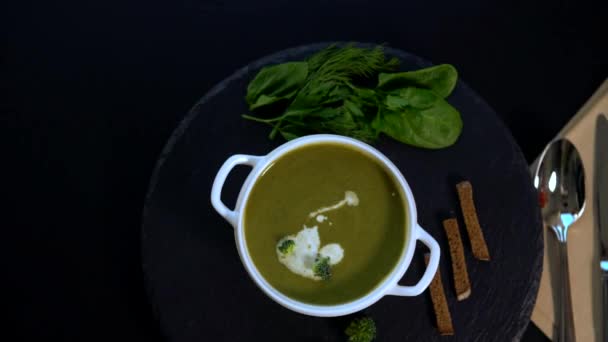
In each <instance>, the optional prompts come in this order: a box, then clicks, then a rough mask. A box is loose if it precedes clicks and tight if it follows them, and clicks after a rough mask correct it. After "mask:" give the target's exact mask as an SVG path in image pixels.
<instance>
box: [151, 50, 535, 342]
mask: <svg viewBox="0 0 608 342" xmlns="http://www.w3.org/2000/svg"><path fill="white" fill-rule="evenodd" d="M327 45H328V44H327V43H320V44H314V45H307V46H302V47H297V48H293V49H289V50H285V51H281V52H277V53H275V54H273V55H270V56H267V57H264V58H262V59H260V60H257V61H255V62H253V63H251V64H249V65H247V66H245V67H243V68H241V69H239V70H237V71H236V72H235V73H234V74H232V75H231V76H229V77H228V78H226V79H225V80H223V81H222V82H220V83H219V84H217V85H216V86H215V87H214V88H212V89H211V90H210V91H209V92H208V93H207V94H206V95H205V96H204V97H203V98H202V99H201V100H200V101H199V102H198V103H197V104H195V105H194V107H193V108H192V110H191V111H190V113H188V115H187V116H186V118H185V119H184V120H183V121H182V122H181V124H180V125H179V127H178V128H177V129H176V130H175V132H174V134H173V135H172V137H171V138H170V140H169V142H168V143H167V145H166V146H165V148H164V150H163V152H162V154H161V156H160V158H159V160H158V163H157V165H156V169H155V171H154V174H153V177H152V180H151V182H150V188H149V191H148V195H147V198H146V202H145V207H144V215H143V226H142V259H143V268H144V273H145V277H146V286H147V290H148V294H149V299H150V301H151V303H152V307H153V309H154V311H155V313H156V314H157V317H158V320H159V324H160V326H161V329H162V331H163V333H164V334H165V335H166V336H167V337H168V339H169V340H171V341H180V342H181V341H184V342H185V341H197V342H198V341H258V340H260V341H286V340H288V341H311V342H312V341H344V340H345V337H344V334H343V330H344V327H345V326H346V325H347V323H348V322H349V320H350V319H352V318H353V317H352V316H349V317H338V318H316V317H308V316H304V315H300V314H297V313H294V312H291V311H289V310H287V309H284V308H283V307H281V306H280V305H278V304H276V303H275V302H273V301H272V300H270V299H269V298H267V297H266V296H265V295H264V294H263V293H262V291H261V290H259V289H258V288H257V287H256V285H255V284H254V283H253V281H252V280H250V278H249V276H248V275H247V273H246V271H245V269H244V268H243V267H242V265H241V262H240V259H239V257H238V254H237V251H236V247H235V244H234V235H233V230H232V227H231V226H230V225H229V224H228V223H227V222H226V221H224V219H223V218H221V217H220V216H219V215H218V214H217V213H216V212H215V210H214V209H213V208H212V207H211V204H210V200H209V196H210V191H211V184H212V182H213V179H214V177H215V174H216V172H217V171H218V169H219V167H220V166H221V164H222V163H223V162H224V161H225V160H226V159H227V158H228V157H229V156H230V155H232V154H236V153H245V154H257V155H262V154H266V153H268V152H270V151H271V150H272V149H273V148H274V147H276V146H278V145H279V144H281V143H282V142H283V141H282V140H281V139H276V140H274V141H270V140H268V138H267V137H268V133H269V127H268V126H265V125H263V124H259V123H255V122H251V121H247V120H244V119H242V118H241V114H244V113H247V107H246V104H245V101H244V96H245V92H246V87H247V84H248V82H249V81H250V80H251V79H252V77H253V76H254V75H255V74H256V72H257V71H258V70H259V69H260V68H261V67H263V66H265V65H270V64H276V63H281V62H286V61H291V60H302V59H304V58H305V57H307V56H309V55H310V54H312V53H314V52H316V51H318V50H320V49H322V48H323V47H325V46H327ZM362 45H364V46H371V45H368V44H362ZM386 52H387V54H388V55H391V56H396V57H398V58H399V59H400V60H401V67H402V69H403V70H410V69H415V68H420V67H425V66H429V65H431V64H430V63H429V62H427V61H425V60H423V59H420V58H418V57H416V56H414V55H411V54H409V53H406V52H403V51H400V50H396V49H392V48H386ZM448 101H449V102H450V103H451V104H452V105H453V106H455V107H456V108H457V109H458V110H459V111H460V112H461V114H462V118H463V121H464V130H463V132H462V135H461V137H460V139H459V140H458V142H457V143H456V144H455V145H453V146H451V147H449V148H446V149H442V150H436V151H433V150H424V149H420V148H415V147H410V146H407V145H403V144H400V143H398V142H395V141H392V140H390V139H389V138H382V139H381V140H380V141H379V142H378V143H377V144H375V146H376V147H377V148H378V149H379V150H380V151H381V152H383V153H385V154H386V155H387V156H388V157H389V158H390V159H391V160H392V161H393V162H394V163H395V164H396V165H397V166H398V167H399V168H400V170H401V172H402V173H403V175H404V176H405V178H406V179H407V181H408V182H409V184H410V186H411V188H412V191H413V193H414V197H415V198H416V203H417V207H418V221H419V223H420V225H421V226H422V227H424V228H425V229H427V231H428V232H429V233H430V234H431V235H433V236H434V237H435V239H437V241H438V242H439V244H440V246H441V248H442V258H441V263H440V267H441V275H442V278H443V283H444V287H445V292H446V296H447V299H448V304H449V307H450V311H451V314H452V320H453V323H454V328H455V331H456V333H455V335H454V336H452V337H441V336H440V335H439V333H438V331H437V329H436V323H435V318H434V315H433V311H432V306H431V301H430V296H429V293H428V291H426V292H424V293H423V294H421V295H420V296H418V297H393V296H388V297H385V298H383V299H381V300H380V301H379V302H378V303H376V304H375V305H373V306H372V307H370V308H368V309H367V310H365V312H364V313H361V314H366V315H370V316H371V317H373V318H374V319H375V321H376V323H377V328H378V335H377V341H440V340H453V341H467V342H471V341H483V342H488V341H512V340H519V338H520V337H521V335H522V333H523V331H524V329H525V327H526V326H527V324H528V323H529V320H530V314H531V311H532V308H533V306H534V301H535V298H536V294H537V291H538V283H539V278H540V274H541V270H542V255H543V242H542V234H541V229H542V225H541V219H540V215H539V211H538V207H537V203H536V200H535V198H536V197H535V191H534V188H533V187H532V183H531V180H530V175H529V171H528V165H527V163H526V161H525V159H524V157H523V155H522V153H521V151H520V149H519V147H518V146H517V144H516V143H515V141H514V140H513V137H512V136H511V134H510V132H509V131H508V129H507V128H506V127H505V126H504V124H503V123H502V122H501V120H500V119H499V117H498V116H497V115H496V113H495V112H494V111H493V110H492V109H491V108H490V107H489V106H488V105H487V104H486V103H485V102H484V101H483V100H482V99H481V98H480V97H479V96H478V95H477V94H476V93H475V92H474V91H473V90H471V89H470V88H469V87H467V86H466V85H465V84H464V83H463V82H462V81H459V82H458V85H457V87H456V89H455V90H454V92H453V94H452V95H451V96H450V97H449V98H448ZM248 171H249V169H247V168H246V167H242V168H239V169H237V170H235V171H233V173H232V175H231V177H229V179H228V181H227V184H226V186H225V188H224V194H223V197H224V198H225V202H226V203H228V204H230V205H232V204H233V203H234V201H235V199H236V196H237V194H238V191H239V189H240V185H241V184H242V181H243V180H244V178H245V176H246V175H247V173H248ZM461 179H467V180H469V181H471V183H472V184H473V189H474V195H475V201H476V204H477V210H478V215H479V219H480V222H481V225H482V228H483V231H484V234H485V237H486V241H487V244H488V247H489V250H490V254H491V256H492V260H491V261H490V262H483V261H478V260H476V259H474V258H473V256H472V254H471V249H470V244H469V242H468V238H467V235H466V231H465V229H464V222H463V221H462V217H461V214H460V209H459V203H458V199H457V196H456V191H455V184H456V183H457V182H458V181H459V180H461ZM448 215H456V216H457V217H458V219H459V224H460V228H461V236H462V238H463V242H464V246H465V253H466V254H465V256H466V260H467V265H468V271H469V276H470V279H471V283H472V294H471V296H470V297H469V298H468V299H467V300H464V301H462V302H458V301H457V300H456V297H455V293H454V290H453V280H452V271H451V264H450V257H449V249H448V245H447V238H446V236H445V233H444V231H443V228H442V226H441V219H442V218H444V217H446V216H448ZM417 249H418V250H417V252H416V254H415V255H414V259H413V261H412V264H411V266H410V269H409V270H408V272H407V273H406V275H405V277H404V278H403V279H402V281H401V283H403V284H412V283H414V282H416V281H417V279H419V277H420V276H421V274H422V272H423V270H424V261H423V254H424V252H425V251H426V249H425V247H424V246H422V245H421V244H418V247H417Z"/></svg>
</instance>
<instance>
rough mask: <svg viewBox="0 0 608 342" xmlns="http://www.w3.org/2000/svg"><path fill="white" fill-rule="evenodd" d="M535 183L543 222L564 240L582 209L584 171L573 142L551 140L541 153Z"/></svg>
mask: <svg viewBox="0 0 608 342" xmlns="http://www.w3.org/2000/svg"><path fill="white" fill-rule="evenodd" d="M534 186H535V187H536V189H538V194H539V205H540V207H541V213H542V217H543V221H544V222H545V224H546V225H547V226H548V227H550V228H551V229H553V230H554V231H555V233H556V234H558V239H559V240H560V241H561V240H564V241H565V240H566V239H567V233H568V227H570V225H571V224H572V223H573V222H574V221H576V220H577V219H578V218H579V217H580V216H581V214H582V213H583V211H584V210H585V172H584V168H583V163H582V161H581V158H580V155H579V153H578V151H577V149H576V147H574V145H573V144H572V143H571V142H570V141H568V140H566V139H559V140H555V141H553V142H551V143H550V144H549V145H548V146H547V148H546V149H545V151H544V152H543V154H542V155H541V158H540V162H539V164H538V168H537V169H536V174H535V176H534Z"/></svg>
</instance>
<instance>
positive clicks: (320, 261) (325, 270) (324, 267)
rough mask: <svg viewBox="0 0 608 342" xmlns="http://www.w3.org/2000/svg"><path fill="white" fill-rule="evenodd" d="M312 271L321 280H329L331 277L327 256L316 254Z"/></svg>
mask: <svg viewBox="0 0 608 342" xmlns="http://www.w3.org/2000/svg"><path fill="white" fill-rule="evenodd" d="M312 271H313V273H314V274H315V276H317V277H319V278H321V279H323V280H329V279H330V278H331V265H330V264H329V257H322V256H321V255H317V258H316V259H315V263H314V265H313V266H312Z"/></svg>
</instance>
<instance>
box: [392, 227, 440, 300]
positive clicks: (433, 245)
mask: <svg viewBox="0 0 608 342" xmlns="http://www.w3.org/2000/svg"><path fill="white" fill-rule="evenodd" d="M415 234H416V235H415V238H416V240H420V241H421V242H422V243H423V244H425V245H426V246H427V247H428V248H429V249H430V250H431V258H430V260H429V264H428V265H427V267H426V270H425V271H424V274H423V275H422V278H420V280H419V281H418V284H416V285H414V286H401V285H396V286H395V287H394V288H392V289H390V290H389V291H388V292H387V294H389V295H393V296H408V297H411V296H417V295H419V294H421V293H422V292H423V291H424V290H426V288H427V287H429V285H430V284H431V281H432V280H433V277H434V276H435V273H436V272H437V268H438V267H439V256H440V254H441V250H440V249H439V245H438V244H437V241H435V239H433V237H432V236H431V235H429V233H427V232H426V230H424V229H422V227H420V226H419V225H417V224H416V230H415Z"/></svg>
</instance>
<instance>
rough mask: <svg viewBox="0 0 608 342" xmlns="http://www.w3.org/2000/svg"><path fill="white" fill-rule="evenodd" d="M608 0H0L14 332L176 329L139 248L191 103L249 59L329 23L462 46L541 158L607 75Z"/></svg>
mask: <svg viewBox="0 0 608 342" xmlns="http://www.w3.org/2000/svg"><path fill="white" fill-rule="evenodd" d="M605 3H606V2H605V1H597V2H593V3H592V2H590V1H588V2H584V1H578V2H575V1H570V0H568V1H544V0H543V1H536V2H529V1H499V2H492V1H481V0H460V1H453V0H443V1H441V0H440V1H424V2H423V1H408V0H399V1H395V0H393V1H384V0H375V1H369V0H333V1H330V0H314V1H300V2H296V1H287V0H260V1H244V0H241V1H220V0H213V1H206V0H203V1H172V2H169V1H167V2H165V3H161V2H144V1H137V2H135V1H103V2H97V3H90V2H84V1H81V2H75V3H66V2H50V1H48V2H39V3H32V2H30V1H20V2H18V3H9V2H2V3H1V4H0V34H1V36H0V39H1V40H0V100H1V101H0V113H1V116H0V119H1V121H0V127H1V128H2V131H1V132H0V133H1V134H0V137H1V139H2V145H0V146H2V150H3V152H4V153H3V157H4V158H2V159H0V160H1V162H0V166H1V168H2V171H3V172H2V174H3V176H2V177H1V178H0V179H1V182H2V183H1V188H0V193H2V194H3V195H4V196H3V198H4V201H3V202H4V203H3V205H2V211H1V213H2V219H1V220H0V226H1V227H2V232H3V234H2V237H0V241H1V243H0V260H1V263H2V264H0V265H1V266H2V267H1V270H2V276H0V279H1V280H0V282H1V283H2V285H1V287H0V289H1V290H2V291H0V293H2V297H4V298H3V299H2V306H1V307H2V308H3V311H4V312H5V313H6V314H7V316H8V317H9V320H8V321H5V322H3V325H5V326H6V327H7V328H8V329H3V331H2V332H1V333H0V334H2V335H9V334H16V336H17V339H14V338H13V339H12V340H17V341H19V340H34V339H38V340H48V339H50V338H58V339H60V340H65V341H95V340H100V341H107V340H122V339H130V340H137V341H139V340H146V341H155V340H161V339H162V337H161V336H160V333H159V330H158V328H157V324H156V322H155V320H154V317H153V315H152V313H151V311H150V309H149V305H148V304H147V300H146V297H145V293H144V291H143V279H142V271H141V263H140V222H141V209H142V205H143V199H144V196H145V192H146V188H147V185H148V181H149V178H150V175H151V172H152V169H153V167H154V163H155V160H156V158H157V157H158V154H159V152H160V150H161V148H162V147H163V145H164V143H165V142H166V139H167V138H168V137H169V135H170V134H171V132H172V130H173V128H174V127H175V126H176V125H177V123H178V122H179V120H180V119H181V118H182V117H183V116H184V115H185V114H186V113H187V111H188V110H189V108H190V107H191V106H192V104H193V103H195V102H196V101H197V99H198V98H199V97H200V96H202V95H203V94H204V93H205V92H206V91H207V90H208V89H209V88H210V87H211V86H212V85H213V84H214V83H216V82H218V81H219V80H221V79H222V78H224V77H225V76H227V75H229V74H230V73H232V72H233V71H234V70H235V69H237V68H239V67H240V66H242V65H244V64H247V63H248V62H250V61H251V60H254V59H257V58H259V57H261V56H263V55H266V54H269V53H272V52H274V51H276V50H280V49H284V48H287V47H292V46H297V45H302V44H306V43H312V42H318V41H333V40H342V41H345V40H356V41H366V42H378V43H382V42H387V43H389V44H390V45H391V46H394V47H396V48H400V49H403V50H406V51H409V52H411V53H414V54H417V55H419V56H421V57H424V58H427V59H429V60H430V61H432V62H435V63H442V62H449V63H452V64H454V65H455V66H456V67H457V68H458V70H459V72H460V75H461V77H462V78H463V79H464V80H465V81H466V82H467V83H468V85H469V86H471V87H472V88H473V89H475V90H476V91H477V92H478V93H479V94H480V95H481V96H482V97H484V98H485V100H486V101H487V102H488V103H489V104H490V105H491V106H493V107H494V108H495V109H496V111H497V112H498V114H499V115H500V116H501V118H502V119H503V120H504V121H505V123H506V124H507V125H508V126H509V128H510V129H511V130H512V132H513V134H514V136H515V138H516V139H517V141H518V142H519V144H520V145H521V147H522V150H523V151H524V153H525V155H526V157H527V158H528V160H529V161H531V160H532V159H533V158H534V157H535V156H536V155H537V154H538V153H539V152H540V151H541V149H542V147H543V145H544V144H545V143H546V142H547V141H548V140H549V139H551V138H552V137H553V136H554V135H555V134H556V133H557V131H558V130H559V129H560V128H561V127H562V126H563V125H564V124H565V123H566V122H567V121H568V119H569V118H570V117H571V116H572V115H573V114H574V113H575V112H576V110H577V109H578V108H579V107H580V106H581V105H582V104H583V103H584V101H585V100H586V99H587V98H588V97H589V96H590V95H591V94H592V93H593V91H594V90H595V89H596V88H597V87H598V86H599V84H600V83H601V82H602V81H603V80H604V79H605V78H606V77H607V76H608V44H607V43H606V37H608V36H607V34H608V23H607V20H606V18H602V13H606V12H605V8H606V5H605ZM235 328H236V327H235ZM3 339H4V338H3ZM541 340H542V338H541V336H540V334H539V333H538V331H536V330H535V329H533V328H532V329H531V330H530V331H529V332H528V333H527V334H526V336H525V337H524V341H541Z"/></svg>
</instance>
